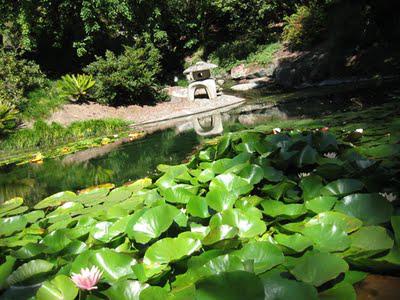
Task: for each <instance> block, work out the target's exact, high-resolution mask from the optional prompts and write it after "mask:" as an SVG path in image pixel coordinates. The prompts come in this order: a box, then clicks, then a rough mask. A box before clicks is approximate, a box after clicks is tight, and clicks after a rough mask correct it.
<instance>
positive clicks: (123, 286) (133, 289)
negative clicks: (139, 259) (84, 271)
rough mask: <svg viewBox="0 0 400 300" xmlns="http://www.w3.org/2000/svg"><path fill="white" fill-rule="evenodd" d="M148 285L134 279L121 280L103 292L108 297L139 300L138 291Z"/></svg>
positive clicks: (120, 299)
mask: <svg viewBox="0 0 400 300" xmlns="http://www.w3.org/2000/svg"><path fill="white" fill-rule="evenodd" d="M148 286H149V285H148V284H146V283H141V282H139V281H136V280H123V281H119V282H117V283H116V284H113V285H112V286H111V287H110V288H109V289H108V290H106V291H105V292H103V294H104V295H106V296H107V297H108V298H109V299H118V300H139V299H140V298H139V297H140V293H141V292H142V291H143V290H144V289H146V288H147V287H148Z"/></svg>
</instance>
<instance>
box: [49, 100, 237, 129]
mask: <svg viewBox="0 0 400 300" xmlns="http://www.w3.org/2000/svg"><path fill="white" fill-rule="evenodd" d="M243 101H244V99H243V98H238V97H235V96H228V95H222V96H219V97H218V99H217V100H214V101H210V100H208V99H196V100H195V101H187V100H181V101H169V102H162V103H158V104H157V105H154V106H148V105H145V106H139V105H129V106H120V107H111V106H106V105H100V104H98V103H87V104H66V105H64V106H63V107H62V108H61V109H59V110H58V111H56V112H54V113H53V114H52V115H51V116H50V118H49V119H48V122H57V123H60V124H62V125H68V124H70V123H72V122H75V121H83V120H89V119H105V118H118V119H123V120H127V121H131V122H134V123H135V124H138V123H147V122H154V121H160V120H166V119H172V118H178V117H183V116H186V115H191V114H196V113H201V112H205V111H211V110H214V109H218V108H221V107H224V106H228V105H232V104H235V103H240V102H243Z"/></svg>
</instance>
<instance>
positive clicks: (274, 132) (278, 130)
mask: <svg viewBox="0 0 400 300" xmlns="http://www.w3.org/2000/svg"><path fill="white" fill-rule="evenodd" d="M281 131H282V130H281V129H280V128H278V127H277V128H274V129H272V133H273V134H278V133H280V132H281Z"/></svg>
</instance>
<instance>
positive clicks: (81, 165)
mask: <svg viewBox="0 0 400 300" xmlns="http://www.w3.org/2000/svg"><path fill="white" fill-rule="evenodd" d="M392 92H393V89H392V88H388V87H385V86H384V87H381V88H375V87H374V88H362V89H354V87H353V88H352V89H351V88H349V87H348V86H346V87H342V88H338V87H324V88H313V89H307V90H301V91H297V92H293V93H276V92H274V93H271V92H270V91H268V90H258V91H252V92H248V93H245V94H243V95H241V96H244V97H246V99H247V101H246V102H245V103H244V104H242V105H240V106H239V107H236V108H233V109H231V110H229V111H223V112H216V114H218V115H220V116H221V120H222V121H223V128H224V131H225V132H227V131H235V130H238V129H242V128H244V127H252V126H255V125H258V124H265V123H268V122H270V121H272V120H282V119H301V118H307V117H319V118H321V117H323V116H324V115H330V114H332V113H334V112H339V111H352V110H361V109H364V108H366V107H369V106H372V105H375V104H377V103H380V104H381V103H383V102H384V101H387V100H388V99H389V97H388V96H389V95H390V94H391V93H392ZM192 119H193V118H191V119H188V118H184V119H181V120H180V119H178V120H173V121H171V122H167V123H165V124H162V125H160V124H152V125H149V126H147V128H144V130H146V131H148V132H153V133H151V134H149V135H147V136H146V137H145V138H143V139H141V140H136V141H133V142H129V143H122V142H119V143H115V144H110V145H106V146H104V147H101V148H94V149H89V150H85V151H81V152H78V153H75V154H72V155H69V156H66V157H61V158H57V159H47V160H45V161H44V163H43V164H40V165H39V164H26V165H23V166H6V167H3V168H2V169H0V202H3V201H5V200H7V199H10V198H12V197H15V196H21V197H24V199H25V202H26V203H27V204H28V205H33V204H34V203H36V202H38V201H39V200H41V199H43V198H44V197H46V196H49V195H51V194H54V193H57V192H59V191H64V190H72V191H76V190H79V189H83V188H86V187H88V186H93V185H99V184H103V183H108V182H112V183H114V184H116V185H121V184H123V183H125V182H128V181H133V180H136V179H139V178H143V177H146V176H149V177H152V176H154V175H156V172H157V170H156V167H157V165H158V164H161V163H165V164H177V163H180V162H181V161H182V160H184V159H185V158H187V157H188V155H189V154H190V153H191V152H192V151H193V150H194V148H195V147H196V146H198V145H199V144H201V143H202V142H203V141H204V138H203V137H201V136H198V135H197V134H196V133H195V131H194V130H193V122H192ZM198 119H199V120H200V123H201V124H202V125H205V126H207V124H208V125H210V120H208V119H209V117H207V116H199V118H198Z"/></svg>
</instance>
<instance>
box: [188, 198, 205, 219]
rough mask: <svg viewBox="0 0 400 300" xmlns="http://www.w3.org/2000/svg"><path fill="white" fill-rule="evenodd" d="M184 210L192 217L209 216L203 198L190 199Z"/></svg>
mask: <svg viewBox="0 0 400 300" xmlns="http://www.w3.org/2000/svg"><path fill="white" fill-rule="evenodd" d="M186 209H187V212H188V213H189V214H191V215H192V216H194V217H199V218H208V217H209V216H210V214H209V212H208V205H207V200H206V199H205V198H204V197H199V196H195V197H193V198H191V199H190V200H189V203H188V204H187V205H186Z"/></svg>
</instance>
